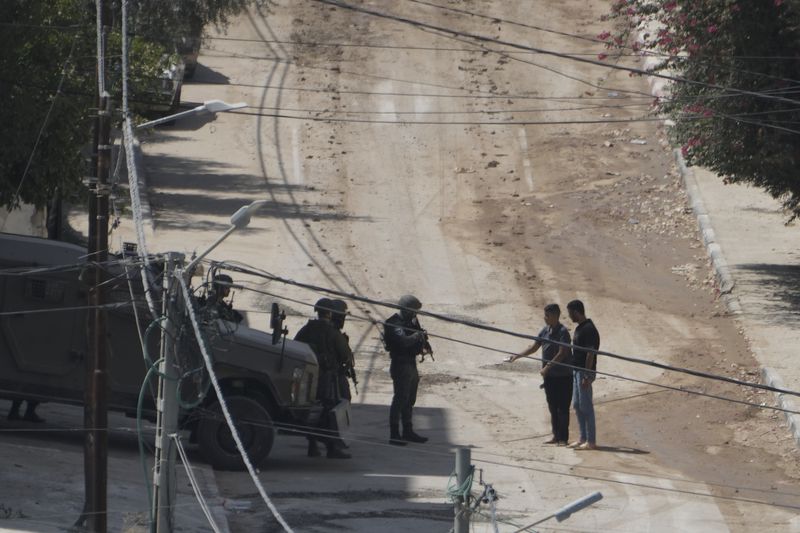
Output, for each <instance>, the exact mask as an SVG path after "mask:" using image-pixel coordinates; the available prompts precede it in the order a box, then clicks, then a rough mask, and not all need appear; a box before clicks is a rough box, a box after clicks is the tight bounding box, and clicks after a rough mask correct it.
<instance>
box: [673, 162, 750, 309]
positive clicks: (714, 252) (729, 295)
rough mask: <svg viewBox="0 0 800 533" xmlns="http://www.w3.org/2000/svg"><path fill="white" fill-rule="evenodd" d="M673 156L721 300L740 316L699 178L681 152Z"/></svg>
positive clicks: (729, 275) (729, 270)
mask: <svg viewBox="0 0 800 533" xmlns="http://www.w3.org/2000/svg"><path fill="white" fill-rule="evenodd" d="M673 154H674V155H675V162H676V163H677V164H678V169H679V170H680V173H681V177H682V178H683V186H684V188H685V189H686V194H687V195H688V197H689V203H690V205H691V206H692V211H694V214H695V216H696V217H697V225H698V227H699V229H700V235H701V236H702V238H703V244H704V245H705V247H706V251H707V252H708V255H709V257H711V264H712V266H713V268H714V273H715V275H716V278H717V285H718V287H719V294H720V298H721V299H722V300H723V301H724V302H725V306H726V307H727V308H728V311H730V312H731V313H733V314H735V315H739V314H741V312H742V307H741V305H740V304H739V299H738V298H737V297H736V296H735V295H734V294H733V288H734V286H735V285H736V284H735V282H734V280H733V275H731V269H730V267H729V266H728V262H727V261H726V260H725V255H724V254H723V253H722V247H721V246H720V245H719V243H718V242H717V237H716V234H715V233H714V228H713V227H712V226H711V218H710V217H709V216H708V211H707V210H706V206H705V204H704V203H703V199H702V197H701V196H700V189H699V187H698V185H697V177H696V176H695V175H694V171H693V170H692V169H691V168H689V167H688V166H687V165H686V160H685V159H684V158H683V155H681V152H680V150H678V149H675V150H673Z"/></svg>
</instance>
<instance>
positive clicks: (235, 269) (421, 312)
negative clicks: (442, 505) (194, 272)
mask: <svg viewBox="0 0 800 533" xmlns="http://www.w3.org/2000/svg"><path fill="white" fill-rule="evenodd" d="M216 265H217V266H218V267H221V268H225V269H227V270H231V271H233V272H240V273H243V274H249V275H252V276H257V277H262V278H264V279H268V280H270V281H275V282H278V283H281V284H284V285H292V286H295V287H300V288H303V289H307V290H310V291H313V292H317V293H324V294H331V295H334V296H339V297H343V298H346V299H349V300H353V301H358V302H362V303H367V304H370V305H374V306H380V307H386V308H390V309H395V310H403V309H404V308H403V307H402V306H400V305H398V304H395V303H391V302H386V301H381V300H376V299H374V298H367V297H365V296H359V295H356V294H352V293H347V292H343V291H339V290H336V289H331V288H328V287H321V286H319V285H313V284H310V283H303V282H299V281H295V280H292V279H288V278H283V277H281V276H277V275H274V274H270V273H268V272H264V271H259V270H256V269H252V268H250V267H247V266H242V265H243V264H242V263H239V264H238V265H231V264H226V263H224V262H223V263H216ZM409 311H413V312H415V313H417V314H418V315H422V316H427V317H430V318H433V319H436V320H440V321H442V322H448V323H452V324H459V325H462V326H466V327H469V328H473V329H479V330H483V331H488V332H492V333H499V334H501V335H507V336H511V337H516V338H520V339H527V340H532V341H537V342H547V343H548V344H555V345H558V346H564V347H566V348H576V347H577V348H581V347H580V346H575V345H574V344H570V343H565V342H559V341H554V340H551V339H543V338H541V337H539V336H538V335H530V334H527V333H519V332H516V331H513V330H509V329H504V328H500V327H497V326H490V325H488V324H481V323H478V322H476V321H473V320H465V319H461V318H456V317H451V316H448V315H443V314H440V313H434V312H431V311H424V310H421V309H420V310H416V309H413V310H410V309H409ZM592 351H594V352H595V353H597V354H598V355H605V356H607V357H611V358H613V359H619V360H622V361H626V362H629V363H636V364H642V365H646V366H651V367H654V368H659V369H661V370H667V371H670V372H678V373H683V374H688V375H691V376H694V377H700V378H704V379H710V380H715V381H723V382H726V383H730V384H733V385H740V386H743V387H751V388H756V389H761V390H765V391H769V392H774V393H778V394H789V395H791V396H798V397H800V392H798V391H793V390H787V389H781V388H778V387H772V386H770V385H763V384H761V383H752V382H749V381H742V380H738V379H734V378H729V377H727V376H720V375H716V374H711V373H708V372H702V371H699V370H692V369H688V368H683V367H676V366H672V365H667V364H664V363H658V362H656V361H647V360H645V359H640V358H636V357H630V356H625V355H620V354H616V353H613V352H608V351H604V350H592ZM567 366H568V365H567Z"/></svg>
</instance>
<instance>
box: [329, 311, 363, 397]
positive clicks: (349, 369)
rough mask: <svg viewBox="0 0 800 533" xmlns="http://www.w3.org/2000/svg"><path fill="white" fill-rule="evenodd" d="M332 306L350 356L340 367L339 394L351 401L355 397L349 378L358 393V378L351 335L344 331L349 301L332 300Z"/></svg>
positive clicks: (337, 327)
mask: <svg viewBox="0 0 800 533" xmlns="http://www.w3.org/2000/svg"><path fill="white" fill-rule="evenodd" d="M331 307H332V308H333V312H332V316H331V322H332V323H333V325H334V327H335V328H336V330H337V331H338V332H339V334H340V335H341V336H342V337H343V338H344V341H345V344H346V346H347V350H346V354H347V356H348V360H347V363H345V364H343V365H341V366H340V367H339V394H340V395H341V397H342V398H344V399H345V400H348V401H349V400H352V399H353V395H352V394H351V393H350V382H349V381H348V378H350V379H352V380H353V385H355V387H356V393H358V380H357V379H356V364H355V358H354V357H353V351H352V349H351V348H350V337H348V336H347V333H345V332H344V331H342V329H343V328H344V321H345V318H346V317H347V303H345V302H344V301H342V300H332V301H331Z"/></svg>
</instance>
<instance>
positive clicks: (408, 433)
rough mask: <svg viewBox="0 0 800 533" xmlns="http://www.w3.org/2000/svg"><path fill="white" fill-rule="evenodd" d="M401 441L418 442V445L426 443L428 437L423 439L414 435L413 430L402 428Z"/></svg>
mask: <svg viewBox="0 0 800 533" xmlns="http://www.w3.org/2000/svg"><path fill="white" fill-rule="evenodd" d="M403 440H404V441H406V442H418V443H420V444H422V443H424V442H428V437H423V436H422V435H419V434H417V433H414V430H413V429H411V427H410V426H409V427H406V428H403Z"/></svg>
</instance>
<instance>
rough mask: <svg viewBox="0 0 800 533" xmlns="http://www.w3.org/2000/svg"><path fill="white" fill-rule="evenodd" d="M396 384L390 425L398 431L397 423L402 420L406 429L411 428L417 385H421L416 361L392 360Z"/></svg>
mask: <svg viewBox="0 0 800 533" xmlns="http://www.w3.org/2000/svg"><path fill="white" fill-rule="evenodd" d="M389 373H390V374H391V376H392V385H394V396H393V397H392V407H391V408H390V409H389V426H390V427H391V430H392V431H393V432H394V431H397V429H398V428H397V425H398V423H399V422H400V421H401V420H402V422H403V428H404V429H411V428H412V423H411V411H412V409H413V407H414V404H415V403H417V387H418V386H419V373H418V372H417V364H416V361H413V362H411V363H406V362H403V363H397V362H395V361H392V366H391V367H390V368H389Z"/></svg>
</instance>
